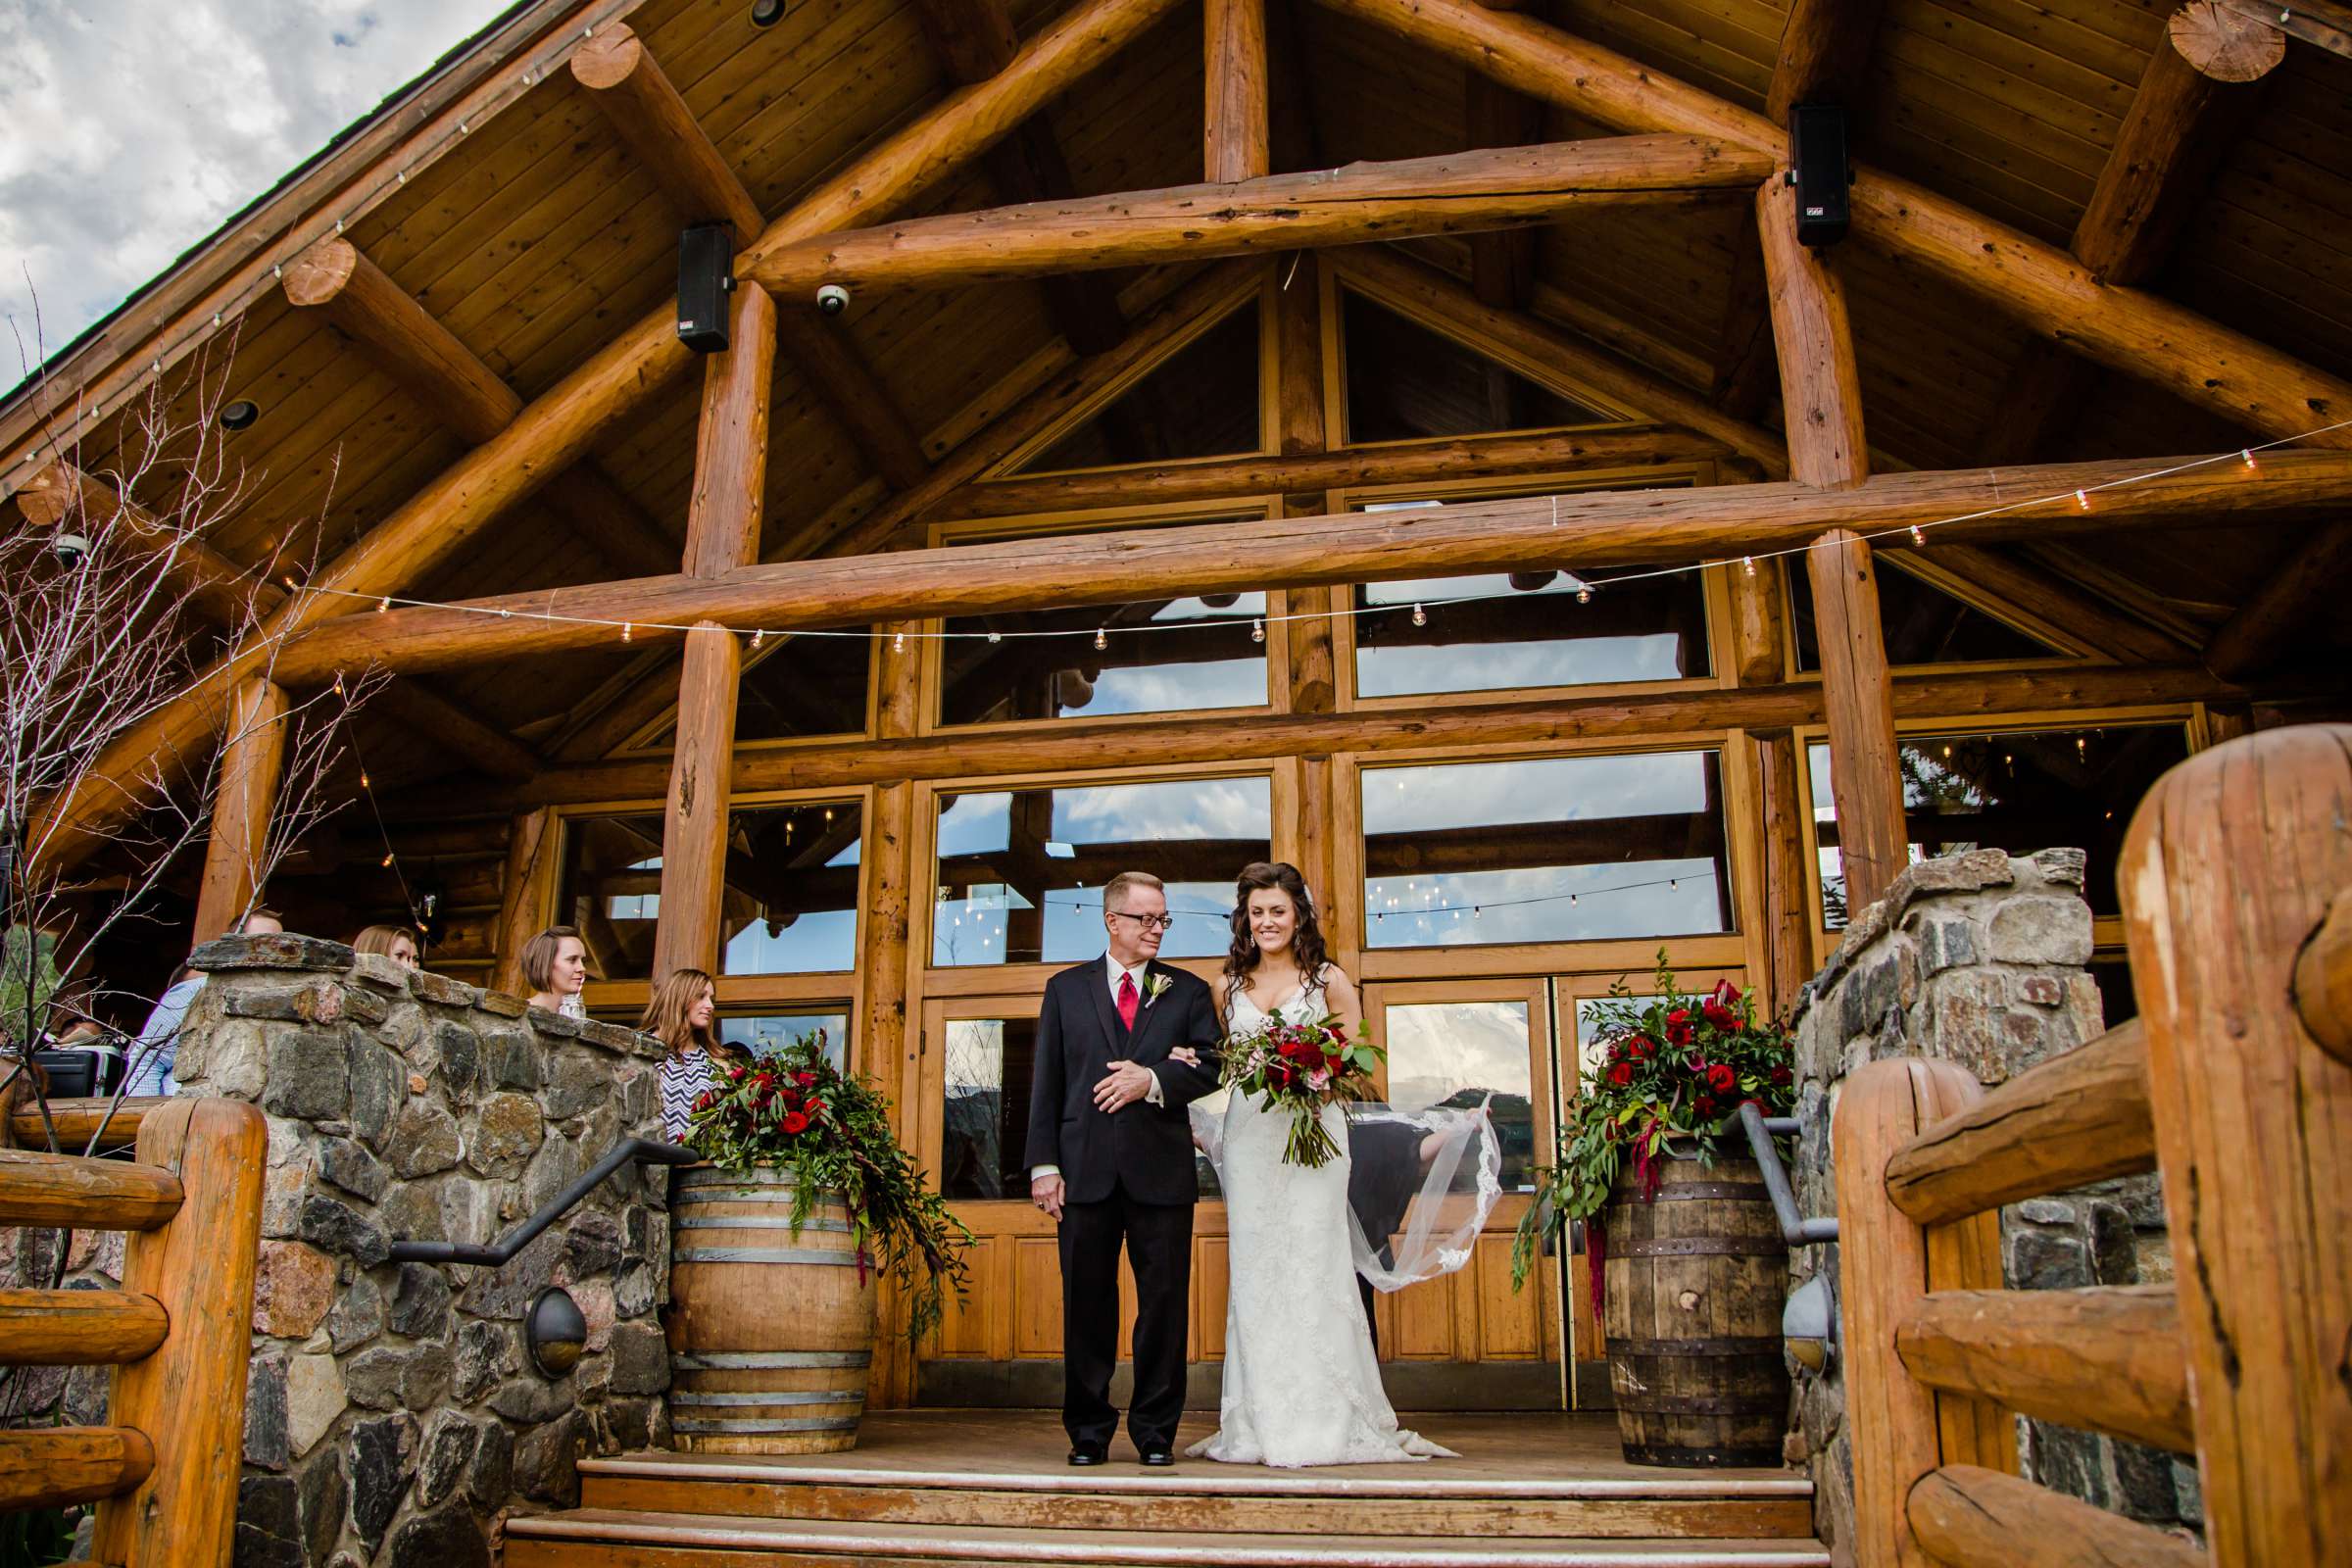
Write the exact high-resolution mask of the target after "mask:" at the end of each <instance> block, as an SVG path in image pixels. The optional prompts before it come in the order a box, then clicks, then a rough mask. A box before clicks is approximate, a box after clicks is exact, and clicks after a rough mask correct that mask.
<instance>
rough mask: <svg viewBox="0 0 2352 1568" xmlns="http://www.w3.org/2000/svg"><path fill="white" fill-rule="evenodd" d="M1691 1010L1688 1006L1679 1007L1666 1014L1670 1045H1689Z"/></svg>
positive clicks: (1667, 1038)
mask: <svg viewBox="0 0 2352 1568" xmlns="http://www.w3.org/2000/svg"><path fill="white" fill-rule="evenodd" d="M1666 1043H1667V1044H1668V1045H1674V1046H1687V1045H1689V1044H1690V1043H1691V1010H1690V1009H1689V1008H1688V1007H1677V1008H1675V1009H1674V1010H1673V1011H1672V1012H1670V1013H1668V1014H1667V1015H1666Z"/></svg>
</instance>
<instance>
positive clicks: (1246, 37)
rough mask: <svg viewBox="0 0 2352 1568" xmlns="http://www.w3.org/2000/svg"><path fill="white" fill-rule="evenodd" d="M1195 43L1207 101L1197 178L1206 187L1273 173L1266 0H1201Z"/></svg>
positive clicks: (1202, 122) (1259, 177)
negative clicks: (1198, 45)
mask: <svg viewBox="0 0 2352 1568" xmlns="http://www.w3.org/2000/svg"><path fill="white" fill-rule="evenodd" d="M1201 55H1202V61H1201V65H1202V68H1203V74H1204V75H1205V77H1206V79H1207V83H1208V102H1207V105H1206V107H1205V109H1204V110H1203V112H1202V114H1201V171H1202V173H1201V177H1202V178H1204V179H1205V180H1207V182H1208V183H1210V184H1212V185H1230V184H1234V183H1236V182H1237V181H1240V180H1245V179H1262V178H1264V177H1265V176H1266V175H1267V174H1269V173H1271V172H1273V168H1274V153H1273V144H1272V131H1271V129H1270V125H1271V121H1270V118H1269V116H1268V113H1267V99H1266V0H1202V3H1201Z"/></svg>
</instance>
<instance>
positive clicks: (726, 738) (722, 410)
mask: <svg viewBox="0 0 2352 1568" xmlns="http://www.w3.org/2000/svg"><path fill="white" fill-rule="evenodd" d="M732 310H733V313H734V323H733V325H732V327H731V328H730V342H731V343H732V345H733V346H732V347H730V348H729V349H728V350H727V351H726V352H725V353H723V354H713V355H711V358H710V360H709V362H708V364H707V365H706V366H705V368H704V373H703V407H702V417H701V422H700V424H699V425H698V426H697V428H696V433H695V451H694V497H693V500H692V501H691V502H690V503H689V504H688V509H687V515H686V561H685V570H686V574H687V575H688V576H692V577H701V578H706V579H709V578H716V577H723V576H725V575H726V574H727V573H728V572H729V571H731V570H733V569H734V568H735V567H737V566H743V565H748V564H751V563H753V562H755V561H757V560H759V559H760V515H761V511H762V505H763V502H764V499H765V495H766V491H767V405H768V388H769V384H770V382H771V381H772V380H773V379H774V374H775V359H776V330H775V314H776V305H775V301H773V300H771V299H769V298H768V296H767V292H766V290H764V289H762V288H760V286H759V285H758V284H755V283H746V284H743V285H742V286H741V287H739V288H738V289H737V290H736V292H735V298H734V304H733V306H732ZM742 677H743V645H742V643H741V642H739V641H738V640H737V639H736V636H735V634H734V633H733V632H731V631H729V630H727V629H726V628H725V627H723V626H720V625H718V624H716V623H714V622H711V621H699V622H697V623H696V625H695V627H694V629H693V630H692V631H690V632H688V633H687V634H686V658H685V662H684V664H683V667H682V669H681V671H680V673H679V676H678V735H677V749H676V752H675V754H674V755H673V757H672V758H671V760H670V773H669V795H668V800H667V803H666V805H665V807H664V809H663V811H662V921H661V925H660V927H659V929H658V930H657V931H656V933H655V936H654V979H655V980H656V981H657V982H659V981H660V980H662V978H663V977H664V976H666V975H667V974H668V973H669V972H670V971H671V970H673V969H708V970H710V971H711V972H713V973H715V972H717V969H718V947H719V941H720V937H721V934H722V933H721V931H720V924H721V919H722V906H723V904H724V901H725V897H726V855H727V805H728V801H729V790H728V787H727V786H728V775H729V771H730V768H731V765H732V762H733V759H734V755H735V702H736V687H737V684H738V683H739V682H740V681H741V679H742Z"/></svg>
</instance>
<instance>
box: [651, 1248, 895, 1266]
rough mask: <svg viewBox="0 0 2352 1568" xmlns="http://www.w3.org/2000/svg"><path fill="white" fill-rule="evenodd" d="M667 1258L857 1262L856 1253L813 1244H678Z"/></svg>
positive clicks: (720, 1261)
mask: <svg viewBox="0 0 2352 1568" xmlns="http://www.w3.org/2000/svg"><path fill="white" fill-rule="evenodd" d="M669 1259H670V1261H671V1262H673V1263H824V1264H830V1265H832V1266H833V1267H836V1268H848V1267H850V1266H851V1265H852V1264H854V1263H856V1262H857V1261H858V1254H857V1253H856V1252H835V1251H827V1250H821V1249H819V1248H814V1247H681V1248H678V1249H676V1250H673V1251H672V1252H671V1253H670V1254H669Z"/></svg>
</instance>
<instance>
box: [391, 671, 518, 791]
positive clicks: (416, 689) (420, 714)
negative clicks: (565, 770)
mask: <svg viewBox="0 0 2352 1568" xmlns="http://www.w3.org/2000/svg"><path fill="white" fill-rule="evenodd" d="M374 702H375V704H376V705H379V706H381V707H382V709H383V710H384V711H385V712H387V713H389V714H390V715H391V716H392V717H393V718H395V719H398V720H399V721H400V723H401V724H402V726H403V727H405V728H407V729H409V730H411V731H413V732H414V733H416V734H417V735H419V736H422V737H423V738H424V739H425V740H426V741H428V742H430V743H431V744H432V745H434V746H436V747H438V748H440V749H441V750H442V751H445V752H447V753H449V754H450V755H451V756H453V757H456V758H458V759H459V760H463V761H466V762H470V763H472V764H473V765H474V766H475V767H476V768H478V769H480V770H481V771H482V772H484V773H487V774H488V775H490V776H491V777H492V778H503V779H514V780H521V779H527V778H530V777H532V776H534V775H535V774H537V773H538V772H539V771H540V770H541V769H542V768H543V767H545V766H546V762H545V761H544V760H542V759H541V757H540V756H539V754H538V753H537V752H535V751H533V750H531V749H530V748H529V747H528V746H525V745H523V744H522V743H521V742H520V741H518V740H516V739H515V738H514V737H513V736H512V735H510V734H508V733H507V732H506V731H505V730H504V729H501V728H499V727H498V726H497V725H495V724H492V723H489V722H487V721H486V720H484V719H483V718H481V717H480V716H479V715H478V714H476V713H475V712H474V711H472V710H471V709H468V708H466V707H465V706H464V705H463V704H460V703H455V702H452V701H451V700H450V699H449V698H447V697H444V696H443V695H441V694H440V693H439V692H437V691H434V690H433V689H431V688H430V687H428V686H426V685H424V684H422V683H421V682H418V681H417V680H414V679H410V678H407V677H401V678H398V679H394V680H388V681H385V682H384V683H383V685H382V686H381V687H379V688H378V689H377V691H376V694H375V698H374Z"/></svg>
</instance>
